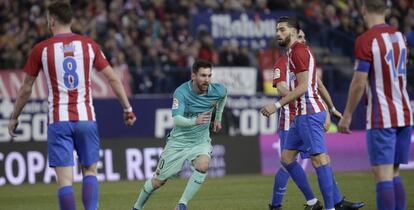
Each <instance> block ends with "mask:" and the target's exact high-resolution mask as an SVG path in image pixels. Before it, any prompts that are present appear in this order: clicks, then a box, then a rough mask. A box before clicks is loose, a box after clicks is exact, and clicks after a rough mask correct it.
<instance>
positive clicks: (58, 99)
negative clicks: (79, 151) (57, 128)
mask: <svg viewBox="0 0 414 210" xmlns="http://www.w3.org/2000/svg"><path fill="white" fill-rule="evenodd" d="M108 65H109V64H108V62H107V60H106V59H105V57H104V56H103V54H102V52H101V51H100V49H99V46H98V45H97V44H96V43H95V42H94V41H93V40H92V39H90V38H87V37H85V36H81V35H77V34H73V33H67V34H58V35H56V36H54V37H52V38H49V39H47V40H45V41H42V42H40V43H38V44H37V45H36V46H35V47H34V48H33V50H32V52H31V55H30V57H29V60H28V63H27V64H26V66H25V68H24V69H25V71H26V73H28V74H29V75H32V76H37V74H38V72H39V70H40V69H43V71H44V73H45V76H46V81H47V86H48V91H49V96H48V102H49V123H53V122H59V121H94V120H95V113H94V108H93V104H92V94H91V70H92V68H93V67H95V68H96V69H97V70H102V69H103V68H104V67H106V66H108Z"/></svg>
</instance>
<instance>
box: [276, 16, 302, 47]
mask: <svg viewBox="0 0 414 210" xmlns="http://www.w3.org/2000/svg"><path fill="white" fill-rule="evenodd" d="M299 31H300V26H299V21H298V20H297V19H296V18H293V17H287V16H283V17H280V18H279V19H278V20H277V25H276V36H277V41H278V43H279V45H280V46H282V47H286V46H289V45H290V44H291V43H293V42H295V41H296V39H297V37H298V33H299Z"/></svg>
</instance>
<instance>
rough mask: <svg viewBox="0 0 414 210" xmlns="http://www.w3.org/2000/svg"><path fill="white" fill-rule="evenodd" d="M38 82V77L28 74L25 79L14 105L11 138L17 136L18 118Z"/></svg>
mask: <svg viewBox="0 0 414 210" xmlns="http://www.w3.org/2000/svg"><path fill="white" fill-rule="evenodd" d="M35 80H36V77H34V76H30V75H28V74H26V76H25V77H24V81H23V85H22V87H21V88H20V90H19V92H18V93H17V98H16V103H15V105H14V110H13V113H12V115H11V117H10V121H9V126H8V127H9V133H10V135H11V136H13V137H14V136H16V134H15V131H16V128H17V125H18V122H19V121H18V118H19V115H20V114H21V112H22V110H23V107H24V106H25V105H26V103H27V101H28V100H29V98H30V95H31V94H32V89H33V84H34V82H35Z"/></svg>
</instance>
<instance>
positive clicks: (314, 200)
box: [306, 198, 318, 206]
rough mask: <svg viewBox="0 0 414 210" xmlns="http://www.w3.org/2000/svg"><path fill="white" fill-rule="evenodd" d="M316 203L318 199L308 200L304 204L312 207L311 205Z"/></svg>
mask: <svg viewBox="0 0 414 210" xmlns="http://www.w3.org/2000/svg"><path fill="white" fill-rule="evenodd" d="M316 202H318V199H316V198H313V199H310V200H308V201H306V204H307V205H308V206H313V205H315V204H316Z"/></svg>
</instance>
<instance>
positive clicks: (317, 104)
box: [288, 42, 326, 115]
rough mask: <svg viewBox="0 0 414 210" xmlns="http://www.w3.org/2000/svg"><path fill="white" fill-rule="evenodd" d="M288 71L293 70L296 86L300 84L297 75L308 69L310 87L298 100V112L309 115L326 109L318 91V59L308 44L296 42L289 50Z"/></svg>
mask: <svg viewBox="0 0 414 210" xmlns="http://www.w3.org/2000/svg"><path fill="white" fill-rule="evenodd" d="M288 63H289V65H288V71H290V72H293V74H292V75H294V76H293V78H292V79H293V80H295V88H296V87H297V86H298V81H297V79H296V75H297V74H299V73H301V72H304V71H308V89H307V91H306V92H305V94H303V95H302V96H300V97H299V98H298V99H297V101H296V106H297V114H298V115H308V114H314V113H318V112H322V111H325V110H326V108H325V105H324V104H323V101H322V99H321V96H320V95H319V92H318V75H317V72H316V61H315V58H314V57H313V54H312V52H311V51H310V49H309V47H308V46H307V45H306V44H303V43H299V42H295V43H294V44H293V45H292V46H291V47H290V49H289V51H288Z"/></svg>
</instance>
